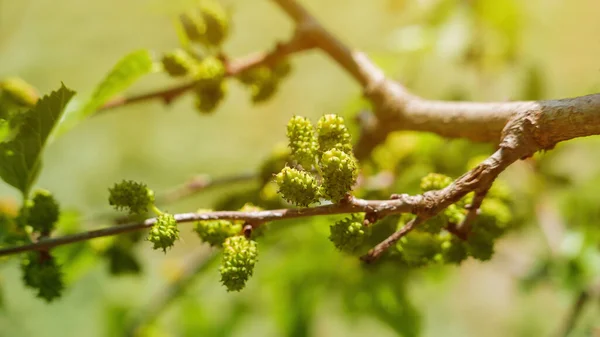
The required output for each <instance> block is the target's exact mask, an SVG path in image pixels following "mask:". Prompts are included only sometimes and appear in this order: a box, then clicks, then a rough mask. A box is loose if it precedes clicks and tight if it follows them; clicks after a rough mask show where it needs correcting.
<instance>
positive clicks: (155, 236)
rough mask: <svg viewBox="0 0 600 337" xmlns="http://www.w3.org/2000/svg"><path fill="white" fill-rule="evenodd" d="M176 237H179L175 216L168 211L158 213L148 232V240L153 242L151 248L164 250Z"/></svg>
mask: <svg viewBox="0 0 600 337" xmlns="http://www.w3.org/2000/svg"><path fill="white" fill-rule="evenodd" d="M177 239H179V228H177V220H175V217H174V216H173V215H171V214H169V213H163V214H161V215H159V216H158V217H157V218H156V222H155V223H154V225H153V226H152V228H150V231H149V233H148V241H150V242H152V243H153V244H154V246H153V247H152V248H153V249H162V250H163V252H166V251H167V248H171V247H172V246H173V245H174V244H175V241H176V240H177Z"/></svg>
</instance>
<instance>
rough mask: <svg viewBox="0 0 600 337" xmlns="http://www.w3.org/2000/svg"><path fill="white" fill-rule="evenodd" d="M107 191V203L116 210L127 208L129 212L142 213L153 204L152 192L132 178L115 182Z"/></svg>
mask: <svg viewBox="0 0 600 337" xmlns="http://www.w3.org/2000/svg"><path fill="white" fill-rule="evenodd" d="M108 192H109V197H108V203H109V204H110V205H111V206H113V207H115V208H116V209H117V210H123V209H125V210H128V211H129V213H130V214H144V213H146V212H148V207H150V206H152V205H153V204H154V192H152V190H150V189H149V188H148V187H147V186H146V185H145V184H143V183H138V182H135V181H133V180H123V181H122V182H120V183H116V184H115V185H114V186H113V187H112V188H109V189H108Z"/></svg>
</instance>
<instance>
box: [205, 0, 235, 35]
mask: <svg viewBox="0 0 600 337" xmlns="http://www.w3.org/2000/svg"><path fill="white" fill-rule="evenodd" d="M200 13H201V16H202V19H203V21H204V26H205V27H206V31H205V33H204V35H203V36H202V39H201V42H203V43H204V44H205V45H207V46H213V47H219V46H220V45H221V44H222V43H223V41H225V39H226V38H227V35H228V34H229V17H228V15H227V12H226V11H225V8H223V6H221V5H220V4H219V3H218V2H215V1H210V0H208V1H204V2H203V3H202V5H201V7H200Z"/></svg>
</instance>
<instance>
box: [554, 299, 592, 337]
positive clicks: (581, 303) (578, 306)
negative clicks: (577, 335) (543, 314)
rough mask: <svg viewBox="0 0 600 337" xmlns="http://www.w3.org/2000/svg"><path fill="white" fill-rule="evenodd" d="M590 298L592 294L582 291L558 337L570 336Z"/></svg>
mask: <svg viewBox="0 0 600 337" xmlns="http://www.w3.org/2000/svg"><path fill="white" fill-rule="evenodd" d="M590 297H591V296H590V294H589V293H588V292H587V291H586V290H583V291H581V292H580V293H579V294H578V295H577V297H576V298H575V301H574V302H573V305H572V306H571V309H570V310H569V314H568V316H567V319H566V320H565V322H564V325H563V327H562V328H561V329H560V332H559V333H558V334H557V335H556V336H557V337H568V336H569V334H570V333H571V332H572V331H573V329H575V325H576V324H577V320H578V318H579V316H581V314H582V312H583V309H584V308H585V306H586V304H587V303H588V302H589V300H590Z"/></svg>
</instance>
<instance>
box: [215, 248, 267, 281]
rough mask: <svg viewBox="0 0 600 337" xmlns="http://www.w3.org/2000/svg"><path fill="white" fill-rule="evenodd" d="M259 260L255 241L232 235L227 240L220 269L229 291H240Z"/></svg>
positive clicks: (222, 279)
mask: <svg viewBox="0 0 600 337" xmlns="http://www.w3.org/2000/svg"><path fill="white" fill-rule="evenodd" d="M257 260H258V247H257V244H256V242H255V241H253V240H249V239H246V238H245V237H243V236H232V237H229V238H227V239H226V240H225V242H224V243H223V260H222V263H221V267H220V269H219V271H220V273H221V282H222V283H223V285H224V286H225V287H226V288H227V291H240V290H242V289H243V288H244V287H245V285H246V282H247V281H248V279H249V278H250V276H252V274H253V272H254V265H255V264H256V262H257Z"/></svg>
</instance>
